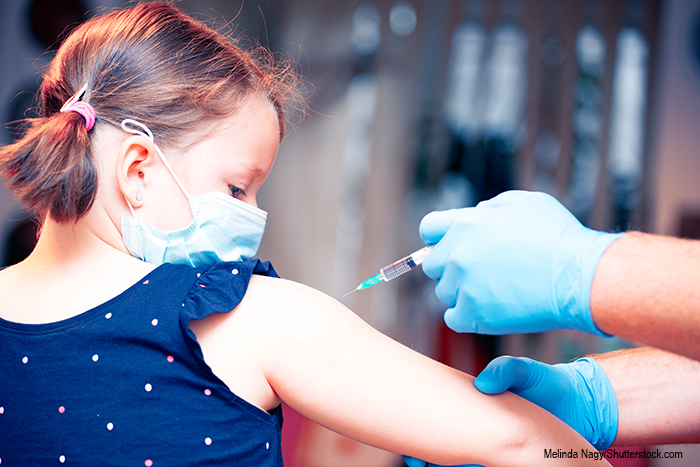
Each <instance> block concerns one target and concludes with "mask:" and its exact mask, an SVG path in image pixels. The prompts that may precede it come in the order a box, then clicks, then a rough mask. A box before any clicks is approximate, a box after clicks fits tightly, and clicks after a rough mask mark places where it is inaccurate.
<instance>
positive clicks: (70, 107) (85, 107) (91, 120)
mask: <svg viewBox="0 0 700 467" xmlns="http://www.w3.org/2000/svg"><path fill="white" fill-rule="evenodd" d="M87 86H88V85H87V83H85V85H84V86H83V87H82V88H80V91H78V92H77V93H76V94H75V95H74V96H73V97H71V98H70V99H68V100H67V101H66V103H65V104H63V107H61V112H64V113H65V112H75V113H79V114H80V115H82V116H83V118H84V119H85V129H86V130H87V131H90V130H92V127H93V126H95V120H96V119H97V114H96V113H95V109H93V108H92V106H91V105H90V104H88V103H87V102H83V101H81V100H80V98H81V97H83V94H85V91H87Z"/></svg>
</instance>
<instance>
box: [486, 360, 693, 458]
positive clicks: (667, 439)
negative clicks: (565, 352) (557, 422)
mask: <svg viewBox="0 0 700 467" xmlns="http://www.w3.org/2000/svg"><path fill="white" fill-rule="evenodd" d="M474 386H476V388H477V389H479V390H480V391H482V392H484V393H486V394H498V393H501V392H503V391H505V390H510V391H512V392H514V393H515V394H518V395H519V396H521V397H524V398H525V399H528V400H529V401H531V402H534V403H535V404H537V405H539V406H541V407H542V408H544V409H547V410H548V411H549V412H551V413H552V414H554V415H556V416H557V417H559V418H560V419H561V420H563V421H564V422H566V423H567V424H568V425H569V426H571V427H572V428H574V429H575V430H576V431H578V432H579V434H581V435H582V436H583V437H584V438H586V439H587V440H588V441H589V442H590V443H591V444H593V446H594V447H595V448H596V449H599V450H600V449H606V448H607V447H609V446H610V445H611V444H612V445H614V446H640V445H642V446H644V445H651V444H681V443H697V442H699V441H700V390H698V387H700V363H698V362H697V361H694V360H691V359H689V358H686V357H683V356H680V355H676V354H673V353H670V352H666V351H664V350H659V349H653V348H638V349H630V350H621V351H616V352H609V353H606V354H600V355H595V356H593V357H589V358H584V359H581V360H577V361H575V362H572V363H566V364H558V365H547V364H545V363H541V362H537V361H535V360H530V359H527V358H516V357H498V358H496V359H495V360H493V361H492V362H491V363H489V365H488V366H487V367H486V368H485V369H484V371H482V372H481V374H479V376H477V378H476V380H475V381H474ZM613 440H614V441H613Z"/></svg>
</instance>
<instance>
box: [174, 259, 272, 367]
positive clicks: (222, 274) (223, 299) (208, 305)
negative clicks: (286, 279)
mask: <svg viewBox="0 0 700 467" xmlns="http://www.w3.org/2000/svg"><path fill="white" fill-rule="evenodd" d="M194 272H195V274H196V278H195V281H194V283H193V284H192V288H191V289H190V290H189V292H188V293H187V295H186V296H185V300H184V301H183V303H182V310H181V313H180V326H181V329H182V331H183V336H184V338H185V341H186V343H187V346H188V347H189V349H190V352H191V353H192V355H194V357H195V359H196V360H198V362H199V364H200V365H202V366H203V367H205V368H206V369H209V366H208V365H206V364H205V363H204V358H203V356H202V350H201V348H200V347H199V344H198V343H197V338H196V337H195V335H194V333H193V332H192V331H191V330H190V328H189V324H190V321H191V320H199V319H202V318H205V317H206V316H209V315H211V314H213V313H228V312H230V311H232V310H233V309H234V308H236V307H237V306H238V304H239V303H240V302H241V300H243V296H244V295H245V293H246V290H248V283H249V282H250V278H251V276H252V275H253V274H258V275H262V276H269V277H279V276H278V275H277V273H276V272H275V270H274V268H273V267H272V264H270V262H269V261H265V262H262V261H260V260H259V259H252V260H248V261H241V262H226V263H217V264H215V265H213V266H208V267H206V268H197V269H195V270H194ZM209 371H210V370H209Z"/></svg>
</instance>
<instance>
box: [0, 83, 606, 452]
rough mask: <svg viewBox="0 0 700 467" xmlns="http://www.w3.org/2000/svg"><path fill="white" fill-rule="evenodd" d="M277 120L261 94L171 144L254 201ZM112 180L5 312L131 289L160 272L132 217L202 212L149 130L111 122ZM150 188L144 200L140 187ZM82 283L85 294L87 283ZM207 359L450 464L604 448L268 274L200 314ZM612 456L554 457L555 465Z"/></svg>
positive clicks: (204, 178) (39, 262) (223, 373)
mask: <svg viewBox="0 0 700 467" xmlns="http://www.w3.org/2000/svg"><path fill="white" fill-rule="evenodd" d="M278 136H279V127H278V122H277V116H276V113H275V112H274V110H273V109H272V107H271V106H270V105H269V103H267V102H266V101H265V100H262V99H258V98H255V97H253V98H250V100H249V101H248V102H247V105H246V106H243V107H242V109H241V110H240V111H239V113H238V114H237V115H234V116H231V117H229V118H227V119H225V120H223V121H221V122H220V123H219V124H217V125H216V126H215V127H214V130H213V132H212V133H211V134H210V135H209V137H208V138H207V139H206V140H204V141H202V142H200V143H197V144H194V145H191V146H189V147H188V148H187V149H186V150H183V151H181V152H179V153H175V152H172V151H166V153H165V157H166V158H168V161H169V162H171V164H172V165H173V168H174V170H175V172H176V173H177V174H178V176H179V177H180V178H181V180H182V182H183V183H184V184H185V186H186V187H187V189H188V191H189V192H190V193H191V194H193V195H198V194H203V193H206V192H210V191H212V190H217V191H221V192H223V193H229V192H230V188H229V185H233V186H235V187H237V188H238V189H241V190H243V191H244V193H239V192H238V190H234V192H235V195H236V196H238V197H240V199H241V200H243V201H244V202H247V203H249V204H251V205H253V206H255V205H256V201H255V197H256V194H257V191H258V189H259V188H260V186H261V185H262V183H263V181H264V180H265V177H266V176H267V174H268V173H269V171H270V170H271V168H272V165H273V163H274V159H275V156H276V154H277V149H278V144H279V141H278V139H279V138H278ZM94 144H95V154H97V155H98V157H97V159H98V164H99V168H98V171H99V177H100V185H99V190H100V192H99V193H98V196H97V199H96V201H95V205H94V206H93V208H92V209H91V210H90V212H89V213H88V214H87V215H86V216H85V217H84V218H83V219H81V220H80V221H78V222H76V223H74V224H70V225H60V224H57V223H55V222H54V221H53V220H52V219H51V218H48V219H47V220H46V221H45V225H44V229H43V232H42V235H41V238H40V239H39V243H38V245H37V248H36V249H35V251H34V252H33V253H32V255H31V256H30V257H29V258H28V259H27V260H26V261H24V262H22V263H20V264H19V265H16V266H13V267H10V268H8V269H6V270H3V271H0V294H2V297H3V301H4V306H3V307H2V309H0V316H1V317H2V318H4V319H7V320H11V321H18V322H24V323H43V322H51V321H57V320H61V319H65V318H68V317H71V316H74V315H76V314H79V313H82V312H84V311H85V310H87V309H89V308H92V307H94V306H96V305H98V304H100V303H103V302H104V301H106V300H108V299H110V298H112V297H114V296H116V295H117V294H119V293H121V292H122V291H124V290H125V289H127V288H128V287H130V286H131V285H132V284H133V283H136V282H137V281H138V280H139V279H140V278H141V277H143V276H144V275H145V274H147V273H148V272H150V271H151V270H152V269H153V267H154V266H153V265H149V264H146V263H143V262H141V261H139V260H136V259H134V258H132V257H131V256H130V255H129V254H128V252H127V250H126V247H125V246H124V244H123V243H122V239H121V233H120V220H121V216H123V215H131V214H130V211H129V208H128V205H127V204H126V203H127V202H128V203H130V204H131V205H132V206H133V208H134V209H135V211H136V215H137V216H138V217H141V218H143V219H145V220H147V221H148V222H150V223H152V224H153V225H155V226H156V227H159V228H161V229H166V230H167V229H173V228H181V227H184V226H186V225H187V224H188V223H189V221H190V220H191V214H190V211H189V204H188V202H187V199H186V197H185V196H184V194H183V193H182V191H181V190H180V188H179V187H178V186H177V184H176V183H175V181H174V179H173V177H172V175H170V173H169V172H168V171H167V170H166V168H165V167H164V165H163V163H162V160H161V159H160V158H159V156H158V155H157V153H156V150H155V147H154V146H153V144H152V143H151V142H150V141H149V140H148V139H147V138H145V137H142V136H130V135H128V134H126V133H124V132H122V131H121V130H118V129H107V128H99V129H98V130H97V133H96V135H95V137H94ZM137 193H142V194H143V197H142V199H141V200H140V201H138V200H136V194H137ZM75 284H80V293H75V290H76V285H75ZM191 327H192V329H193V330H194V332H195V333H196V335H197V337H198V340H199V342H200V344H201V347H202V350H203V353H204V357H205V359H206V360H207V362H208V364H209V365H210V366H211V368H212V369H213V371H214V373H216V374H217V376H219V377H220V378H221V379H222V380H223V381H224V382H225V383H226V384H227V385H228V387H229V388H230V389H231V390H232V391H233V392H234V393H236V394H237V395H239V396H240V397H242V398H244V399H246V400H247V401H248V402H250V403H251V404H253V405H255V406H257V407H258V408H260V409H261V410H263V411H266V410H270V409H272V408H274V407H276V406H277V405H278V404H279V402H280V401H285V402H286V403H287V404H289V405H290V406H291V407H292V408H294V409H295V410H297V411H298V412H300V413H301V414H303V415H305V416H307V417H308V418H310V419H312V420H314V421H316V422H318V423H320V424H322V425H324V426H326V427H328V428H330V429H332V430H335V431H337V432H339V433H341V434H344V435H347V436H350V437H352V438H354V439H357V440H359V441H362V442H365V443H367V444H371V445H373V446H376V447H379V448H382V449H386V450H390V451H394V452H399V453H402V454H407V455H410V456H413V457H418V458H422V459H425V460H427V461H430V462H433V463H438V464H462V463H478V464H483V465H490V466H501V465H502V466H507V465H513V466H516V465H517V466H529V465H532V466H538V465H541V464H542V458H543V450H544V449H553V450H555V451H556V450H557V449H561V450H565V451H568V450H569V449H573V450H574V451H576V452H579V453H580V452H581V450H583V449H587V450H589V451H592V450H593V448H592V447H591V446H590V445H589V444H588V443H587V442H586V441H585V440H583V439H582V438H581V437H580V436H579V435H578V434H576V433H575V432H574V431H573V430H572V429H570V428H569V427H568V426H566V425H565V424H564V423H563V422H561V421H560V420H558V419H557V418H556V417H554V416H553V415H551V414H549V413H548V412H546V411H544V410H542V409H541V408H539V407H537V406H535V405H533V404H531V403H529V402H527V401H525V400H524V399H521V398H519V397H517V396H515V395H513V394H511V393H505V394H502V395H498V396H486V395H483V394H481V393H479V392H478V391H477V390H476V389H475V388H474V386H473V384H472V381H473V378H472V377H471V376H469V375H466V374H464V373H461V372H459V371H457V370H454V369H452V368H449V367H446V366H444V365H441V364H439V363H437V362H435V361H433V360H430V359H428V358H426V357H424V356H422V355H420V354H418V353H416V352H414V351H412V350H410V349H408V348H407V347H405V346H403V345H401V344H399V343H397V342H395V341H393V340H391V339H389V338H388V337H386V336H384V335H382V334H381V333H379V332H377V331H376V330H374V329H373V328H371V327H370V326H368V325H367V324H366V323H364V322H363V321H362V320H361V319H359V318H358V317H357V316H356V315H355V314H354V313H352V312H351V311H350V310H348V309H347V308H345V307H344V306H343V305H342V304H340V303H338V302H337V301H335V300H334V299H332V298H330V297H328V296H326V295H324V294H322V293H320V292H318V291H315V290H313V289H310V288H308V287H305V286H302V285H300V284H297V283H294V282H291V281H286V280H282V279H273V278H267V277H259V276H254V277H253V278H252V279H251V281H250V286H249V288H248V290H247V292H246V295H245V297H244V299H243V301H242V302H241V303H240V304H239V305H238V306H237V307H236V308H235V310H233V311H232V312H231V313H227V314H215V315H212V316H209V317H207V318H206V319H204V320H202V321H199V322H195V323H192V325H191ZM579 464H581V465H583V464H591V465H609V464H607V462H605V461H600V460H596V461H594V460H592V459H548V461H547V465H553V466H558V465H579Z"/></svg>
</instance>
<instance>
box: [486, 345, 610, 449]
mask: <svg viewBox="0 0 700 467" xmlns="http://www.w3.org/2000/svg"><path fill="white" fill-rule="evenodd" d="M474 386H476V388H477V389H478V390H479V391H481V392H483V393H485V394H499V393H501V392H503V391H506V390H510V391H511V392H514V393H515V394H517V395H519V396H521V397H523V398H525V399H527V400H529V401H530V402H532V403H534V404H537V405H539V406H540V407H542V408H543V409H545V410H547V411H549V412H550V413H552V414H553V415H555V416H556V417H557V418H559V419H560V420H562V421H563V422H565V423H566V424H567V425H569V426H570V427H571V428H573V429H574V430H576V431H577V432H578V433H579V434H580V435H581V436H583V437H584V438H585V439H586V440H587V441H588V442H589V443H591V444H592V445H593V447H595V448H596V449H598V450H599V451H601V450H604V449H607V448H608V447H610V445H611V444H612V442H613V441H614V440H615V436H616V435H617V426H618V407H617V398H616V397H615V391H614V390H613V388H612V385H611V384H610V380H609V379H608V377H607V376H606V374H605V372H604V371H603V369H602V368H601V367H600V365H598V362H596V361H595V360H593V359H592V358H582V359H579V360H576V361H575V362H572V363H564V364H559V365H547V364H546V363H541V362H538V361H536V360H531V359H529V358H516V357H498V358H496V359H494V360H493V361H491V363H489V364H488V365H487V366H486V368H485V369H484V371H482V372H481V373H480V374H479V376H477V377H476V379H475V380H474Z"/></svg>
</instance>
